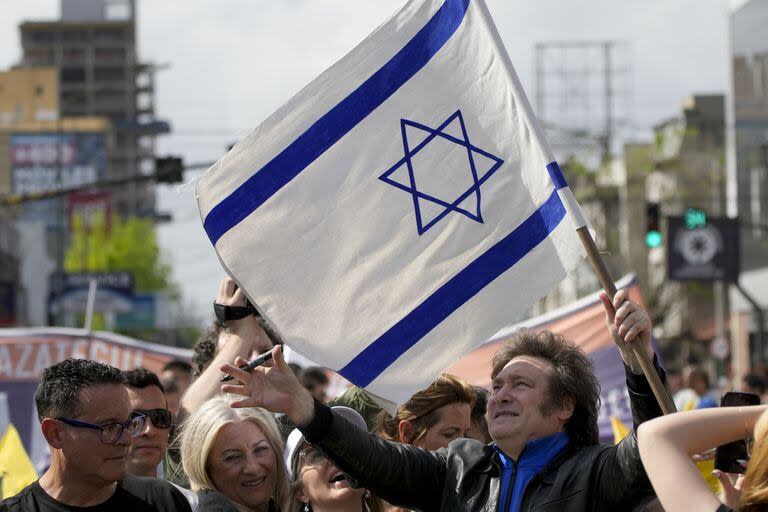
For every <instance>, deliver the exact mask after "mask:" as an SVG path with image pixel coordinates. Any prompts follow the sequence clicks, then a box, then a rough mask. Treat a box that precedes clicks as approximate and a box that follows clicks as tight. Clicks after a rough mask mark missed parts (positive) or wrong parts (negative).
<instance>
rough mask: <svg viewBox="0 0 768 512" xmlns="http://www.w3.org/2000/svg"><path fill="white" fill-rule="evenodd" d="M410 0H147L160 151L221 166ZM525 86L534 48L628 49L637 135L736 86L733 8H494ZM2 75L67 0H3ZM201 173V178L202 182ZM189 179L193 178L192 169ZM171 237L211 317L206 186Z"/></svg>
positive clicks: (214, 264)
mask: <svg viewBox="0 0 768 512" xmlns="http://www.w3.org/2000/svg"><path fill="white" fill-rule="evenodd" d="M401 3H402V2H401V0H269V1H267V0H160V1H158V0H138V42H139V55H140V58H141V59H142V60H144V61H153V62H155V63H158V64H163V63H168V64H170V67H169V68H168V69H166V70H163V71H161V72H159V74H158V75H157V81H156V102H155V105H156V111H157V113H158V117H159V118H162V119H166V120H168V121H170V122H171V124H172V126H173V132H174V133H173V134H171V135H166V136H163V137H160V138H159V139H158V149H159V152H160V153H168V154H171V153H172V154H180V155H182V156H184V158H185V160H186V162H187V163H192V162H207V161H214V160H216V159H218V158H219V157H220V156H221V155H222V154H223V153H224V152H225V150H226V145H227V144H229V143H232V142H235V141H237V140H239V139H241V138H242V137H244V136H245V135H247V133H248V132H249V130H250V129H251V128H253V127H255V126H256V125H258V124H259V122H261V121H262V120H263V119H265V118H266V117H267V116H268V115H269V114H270V113H272V112H273V111H274V110H275V109H276V108H277V107H279V106H280V105H281V104H282V103H284V102H285V101H286V100H288V99H289V98H290V97H291V96H292V95H293V94H295V93H296V92H298V91H299V90H300V89H301V88H302V87H303V86H304V85H306V84H307V83H308V82H309V81H311V80H312V79H313V78H314V77H315V76H317V75H318V74H319V73H320V72H322V71H323V70H324V69H325V68H327V67H328V66H330V65H331V64H333V63H334V62H335V61H336V60H338V59H339V58H341V57H342V56H344V54H346V53H347V52H348V51H349V50H351V49H352V48H353V47H354V46H355V45H356V44H357V43H358V42H359V41H360V40H362V39H363V38H364V37H365V36H366V35H367V34H368V33H370V32H371V31H372V30H373V29H374V28H375V27H376V26H377V25H379V24H380V23H382V22H383V21H384V20H385V19H386V18H387V17H389V16H390V15H391V14H392V13H393V12H394V11H395V10H396V9H397V8H398V6H399V5H400V4H401ZM487 3H488V6H489V9H490V11H491V14H492V15H493V17H494V19H495V22H496V24H497V26H498V27H499V31H500V33H501V36H502V38H503V40H504V43H505V45H506V47H507V50H508V51H509V53H510V56H511V58H512V61H513V63H514V64H515V66H516V68H517V72H518V74H519V75H520V78H521V81H522V83H523V86H524V87H525V88H526V90H527V91H528V93H529V95H530V96H531V97H532V98H533V95H534V86H535V84H534V46H535V44H536V43H539V42H551V41H573V40H577V41H585V40H589V41H595V40H616V41H621V42H624V43H626V48H627V50H628V51H627V52H626V57H625V61H626V62H624V63H623V64H626V66H625V67H626V69H628V71H629V72H630V74H629V75H628V80H627V87H626V91H627V92H626V95H625V97H626V98H627V103H628V112H629V113H631V117H632V118H631V120H630V124H631V126H632V127H633V130H632V136H633V137H636V138H637V137H640V138H642V137H649V134H650V127H651V126H653V125H654V124H656V123H658V122H659V121H662V120H664V119H667V118H669V117H672V116H675V115H678V114H679V112H680V105H681V102H682V100H683V99H684V98H685V97H687V96H689V95H690V94H692V93H723V92H725V90H726V88H727V83H728V35H727V34H728V12H729V2H728V0H621V1H617V0H591V1H584V0H582V1H578V0H535V1H534V0H529V1H526V2H524V1H520V0H487ZM0 12H2V16H0V68H7V67H9V66H11V65H13V64H15V63H17V62H18V61H19V59H20V55H21V49H20V44H19V34H18V29H17V25H18V23H19V22H20V21H21V20H30V19H54V18H57V17H58V15H59V2H58V0H25V1H24V2H18V1H16V0H0ZM188 174H190V173H188ZM188 178H192V175H191V174H190V175H189V176H188ZM158 199H159V206H158V209H161V210H165V211H170V212H171V213H172V214H173V215H174V222H173V223H171V224H167V225H163V226H161V227H160V228H159V233H160V240H161V243H162V245H163V247H164V249H165V250H166V251H167V252H168V253H169V255H170V256H171V259H172V261H173V264H174V278H175V279H176V281H177V282H179V283H180V284H181V285H182V290H183V292H184V297H185V301H186V302H187V304H189V306H190V307H189V308H188V309H189V311H191V312H193V314H194V315H195V316H196V317H198V318H200V321H201V322H206V321H207V320H208V319H209V318H210V313H209V312H210V303H211V301H212V300H213V294H214V293H215V290H216V283H217V281H218V279H219V277H220V276H221V275H222V274H221V273H222V271H221V269H220V266H219V264H218V260H217V259H216V256H215V254H214V252H213V249H212V248H211V246H210V244H209V243H208V241H207V238H206V237H205V235H204V233H203V231H202V226H201V222H200V219H199V217H198V215H197V209H196V205H195V202H194V197H193V193H192V187H191V186H188V187H182V188H181V190H178V189H177V188H175V187H160V188H159V190H158Z"/></svg>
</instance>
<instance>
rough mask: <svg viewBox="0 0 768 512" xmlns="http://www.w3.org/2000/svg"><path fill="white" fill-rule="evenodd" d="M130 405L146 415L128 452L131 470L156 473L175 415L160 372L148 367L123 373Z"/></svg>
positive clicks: (146, 474)
mask: <svg viewBox="0 0 768 512" xmlns="http://www.w3.org/2000/svg"><path fill="white" fill-rule="evenodd" d="M123 378H124V379H125V386H126V387H127V388H128V398H129V399H130V401H131V408H132V409H133V412H134V413H136V414H144V415H146V416H147V419H146V421H145V425H144V430H143V431H142V432H141V435H139V436H138V437H137V438H136V439H134V440H133V445H132V446H131V449H130V450H129V452H128V473H130V474H132V475H137V476H149V477H153V478H154V477H156V476H157V465H158V464H160V462H162V460H163V457H164V456H165V450H166V449H167V448H168V434H169V433H170V431H171V421H172V414H171V411H169V410H168V402H167V401H166V399H165V390H164V389H163V386H162V384H161V383H160V379H158V378H157V375H155V374H154V373H152V372H151V371H149V370H147V369H146V368H136V369H134V370H130V371H127V372H123Z"/></svg>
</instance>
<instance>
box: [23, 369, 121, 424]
mask: <svg viewBox="0 0 768 512" xmlns="http://www.w3.org/2000/svg"><path fill="white" fill-rule="evenodd" d="M123 382H124V381H123V373H122V372H121V371H120V370H118V369H117V368H115V367H114V366H110V365H108V364H104V363H99V362H98V361H89V360H87V359H65V360H64V361H62V362H60V363H56V364H54V365H53V366H50V367H48V368H46V369H45V370H44V371H43V376H42V377H41V378H40V385H39V386H37V391H36V392H35V405H36V406H37V417H38V419H40V421H42V420H43V418H57V417H59V416H64V417H69V418H75V417H77V415H78V414H79V413H80V402H79V395H80V391H82V390H83V389H85V388H87V387H90V386H97V385H100V384H123Z"/></svg>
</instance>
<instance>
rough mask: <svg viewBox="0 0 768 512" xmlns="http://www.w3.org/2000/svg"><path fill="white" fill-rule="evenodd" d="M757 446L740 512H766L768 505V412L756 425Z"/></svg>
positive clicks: (752, 458) (753, 449)
mask: <svg viewBox="0 0 768 512" xmlns="http://www.w3.org/2000/svg"><path fill="white" fill-rule="evenodd" d="M754 439H755V444H754V446H753V447H752V454H751V457H750V458H749V466H747V474H746V475H745V476H744V484H743V485H742V487H741V488H742V491H741V506H740V507H739V511H743V512H753V511H758V510H765V508H766V504H768V411H765V412H764V413H763V414H761V415H760V419H758V420H757V423H756V424H755V433H754Z"/></svg>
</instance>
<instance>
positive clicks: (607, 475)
mask: <svg viewBox="0 0 768 512" xmlns="http://www.w3.org/2000/svg"><path fill="white" fill-rule="evenodd" d="M600 298H601V300H602V302H603V306H604V307H605V311H606V317H605V320H606V324H607V327H608V329H609V331H610V332H611V335H612V337H613V340H614V343H616V345H617V346H618V347H619V350H620V351H621V354H622V359H623V361H624V372H625V375H626V383H627V392H628V393H629V399H630V407H631V409H632V419H633V426H634V428H633V430H632V432H630V434H629V435H628V436H627V437H626V438H624V439H623V440H622V441H621V442H620V443H619V444H618V445H616V446H612V447H606V448H605V449H604V450H603V451H602V452H600V454H599V456H598V460H597V464H596V466H595V468H596V473H595V479H596V485H597V486H598V487H599V488H600V492H601V494H602V498H603V499H604V500H605V503H606V504H608V509H617V510H618V509H622V508H625V507H628V506H630V505H634V504H636V503H637V502H638V501H640V500H642V499H644V498H645V497H648V496H650V495H651V494H652V490H651V485H650V482H649V481H648V477H647V475H646V473H645V470H644V468H643V464H642V461H641V460H640V452H639V449H638V442H637V434H636V431H635V429H636V428H637V427H638V425H640V424H641V423H643V422H644V421H647V420H650V419H652V418H655V417H658V416H661V414H662V411H661V407H660V406H659V404H658V402H657V401H656V398H655V397H654V395H653V392H652V390H651V386H650V384H649V383H648V380H647V379H646V378H645V375H643V373H642V370H641V369H640V367H639V365H638V364H637V362H636V360H635V358H634V355H633V354H632V349H631V345H632V344H633V343H641V344H642V347H643V350H645V351H646V352H647V353H648V355H649V356H651V357H652V358H653V363H654V369H655V371H656V372H657V373H658V374H659V377H660V379H661V381H662V383H663V382H664V381H665V380H666V374H665V372H664V369H663V368H662V367H661V366H660V365H659V364H658V360H657V359H656V358H655V356H653V350H652V349H651V343H650V339H651V329H652V324H651V319H650V317H649V316H648V313H647V311H645V309H643V308H642V307H641V306H640V305H639V304H637V303H636V302H634V301H632V300H631V299H630V298H629V294H628V293H627V291H626V290H619V291H618V292H617V293H616V296H615V297H614V298H613V301H610V300H609V299H608V297H607V296H606V295H605V294H601V297H600ZM614 309H615V315H614V314H613V312H614ZM633 364H634V365H636V367H635V368H633V366H632V365H633Z"/></svg>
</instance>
